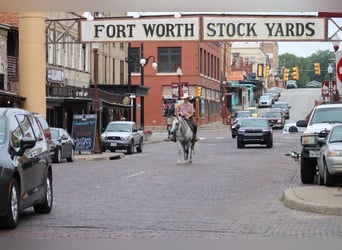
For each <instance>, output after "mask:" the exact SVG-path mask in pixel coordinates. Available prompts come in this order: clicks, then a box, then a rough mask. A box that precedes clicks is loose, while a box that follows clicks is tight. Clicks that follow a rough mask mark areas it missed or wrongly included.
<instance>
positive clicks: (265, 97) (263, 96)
mask: <svg viewBox="0 0 342 250" xmlns="http://www.w3.org/2000/svg"><path fill="white" fill-rule="evenodd" d="M260 99H262V100H269V99H271V96H269V95H262V96H260Z"/></svg>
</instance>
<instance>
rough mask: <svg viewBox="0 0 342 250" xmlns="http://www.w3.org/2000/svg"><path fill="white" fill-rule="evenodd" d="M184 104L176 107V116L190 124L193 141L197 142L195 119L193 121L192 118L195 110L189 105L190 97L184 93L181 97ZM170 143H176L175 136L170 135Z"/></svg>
mask: <svg viewBox="0 0 342 250" xmlns="http://www.w3.org/2000/svg"><path fill="white" fill-rule="evenodd" d="M182 99H183V100H184V102H183V103H182V104H180V105H179V106H178V110H177V111H176V112H177V115H180V116H182V117H184V118H185V119H186V120H188V121H189V122H190V123H191V126H192V128H193V132H194V137H193V141H194V142H196V141H198V139H197V136H196V134H197V124H196V122H195V119H193V116H194V115H195V109H194V106H193V105H192V104H191V103H190V96H189V95H188V94H187V93H185V94H184V95H183V97H182ZM171 141H174V142H176V135H175V134H172V136H171Z"/></svg>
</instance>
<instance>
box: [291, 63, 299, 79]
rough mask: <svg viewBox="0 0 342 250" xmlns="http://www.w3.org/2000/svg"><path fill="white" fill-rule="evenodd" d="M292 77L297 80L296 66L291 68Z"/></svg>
mask: <svg viewBox="0 0 342 250" xmlns="http://www.w3.org/2000/svg"><path fill="white" fill-rule="evenodd" d="M292 71H293V73H292V77H293V79H295V80H299V72H298V66H296V67H293V68H292Z"/></svg>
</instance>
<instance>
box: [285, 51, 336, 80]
mask: <svg viewBox="0 0 342 250" xmlns="http://www.w3.org/2000/svg"><path fill="white" fill-rule="evenodd" d="M333 62H335V53H334V52H333V51H329V50H317V51H316V52H315V53H314V54H312V55H311V56H309V57H298V56H296V55H294V54H289V53H285V54H282V55H280V56H279V67H280V68H281V67H286V68H289V69H290V80H291V79H292V77H291V74H292V68H293V67H295V66H298V67H299V80H298V81H297V85H298V87H304V86H305V84H307V83H308V82H310V81H313V80H316V81H319V82H322V81H323V80H329V75H328V66H329V63H333ZM314 63H320V65H321V75H315V68H314Z"/></svg>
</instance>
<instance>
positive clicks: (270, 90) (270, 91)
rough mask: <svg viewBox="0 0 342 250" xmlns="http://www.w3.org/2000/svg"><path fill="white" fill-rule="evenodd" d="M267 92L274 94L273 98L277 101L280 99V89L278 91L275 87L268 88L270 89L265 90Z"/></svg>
mask: <svg viewBox="0 0 342 250" xmlns="http://www.w3.org/2000/svg"><path fill="white" fill-rule="evenodd" d="M265 94H272V96H273V99H274V101H275V102H276V101H278V100H279V97H280V95H279V91H277V90H275V89H268V90H267V91H266V92H265Z"/></svg>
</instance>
